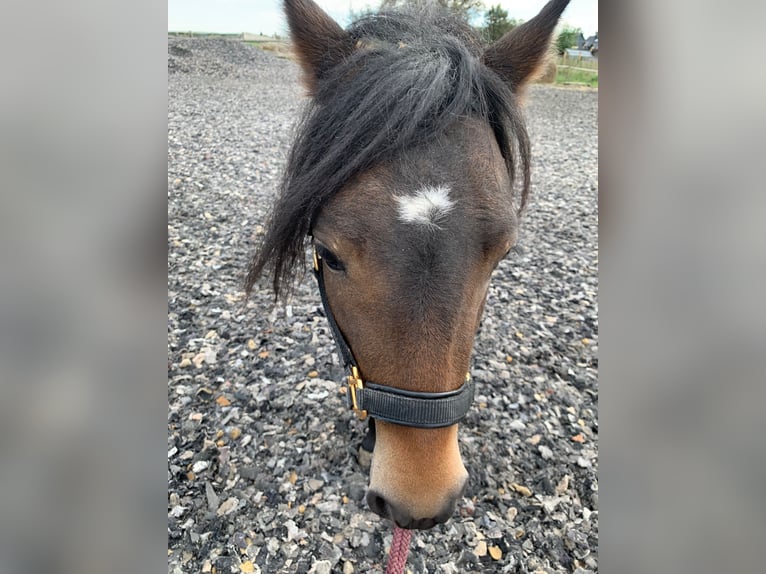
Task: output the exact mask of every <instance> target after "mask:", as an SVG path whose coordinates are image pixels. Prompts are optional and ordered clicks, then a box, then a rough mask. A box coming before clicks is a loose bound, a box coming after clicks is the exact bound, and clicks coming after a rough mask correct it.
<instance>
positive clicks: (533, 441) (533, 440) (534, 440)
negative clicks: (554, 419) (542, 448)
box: [527, 434, 543, 446]
mask: <svg viewBox="0 0 766 574" xmlns="http://www.w3.org/2000/svg"><path fill="white" fill-rule="evenodd" d="M542 438H543V437H542V435H539V434H536V435H532V436H531V437H529V439H528V440H527V442H528V443H529V444H531V445H532V446H535V445H537V443H539V442H540V439H542Z"/></svg>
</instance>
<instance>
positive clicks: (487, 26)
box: [482, 4, 519, 42]
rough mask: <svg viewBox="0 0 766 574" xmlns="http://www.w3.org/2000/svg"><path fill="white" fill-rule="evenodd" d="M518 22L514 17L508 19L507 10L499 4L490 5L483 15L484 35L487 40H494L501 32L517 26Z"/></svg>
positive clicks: (500, 35)
mask: <svg viewBox="0 0 766 574" xmlns="http://www.w3.org/2000/svg"><path fill="white" fill-rule="evenodd" d="M518 24H519V22H518V21H517V20H516V19H515V18H514V19H511V20H509V19H508V11H507V10H503V8H502V6H500V4H498V5H496V6H492V7H491V8H490V9H489V10H487V12H486V14H485V15H484V28H482V31H483V32H484V37H485V38H486V39H487V41H488V42H494V41H495V40H497V39H498V38H500V37H502V35H503V34H505V33H506V32H508V31H509V30H512V29H513V28H515V27H516V26H518Z"/></svg>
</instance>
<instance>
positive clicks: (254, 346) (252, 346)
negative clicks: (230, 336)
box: [247, 339, 258, 351]
mask: <svg viewBox="0 0 766 574" xmlns="http://www.w3.org/2000/svg"><path fill="white" fill-rule="evenodd" d="M247 348H248V349H250V350H251V351H255V350H256V349H257V348H258V344H257V343H256V342H255V341H254V340H253V339H250V340H249V341H248V342H247Z"/></svg>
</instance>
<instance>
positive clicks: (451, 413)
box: [314, 248, 474, 428]
mask: <svg viewBox="0 0 766 574" xmlns="http://www.w3.org/2000/svg"><path fill="white" fill-rule="evenodd" d="M323 268H324V266H323V265H322V263H321V258H320V257H319V255H318V254H317V251H316V248H315V249H314V275H315V276H316V279H317V284H318V285H319V295H320V296H321V298H322V307H323V308H324V313H325V316H326V317H327V322H328V323H329V324H330V332H331V333H332V337H333V339H334V340H335V344H336V346H337V347H338V352H339V354H340V357H341V360H342V361H343V368H344V369H345V370H346V371H347V372H348V373H349V375H348V377H347V379H348V387H347V390H346V401H347V403H348V406H349V408H350V409H352V410H353V411H354V412H355V413H356V414H357V416H358V417H359V419H360V420H364V419H365V418H367V416H371V417H374V418H376V419H380V420H382V421H386V422H390V423H394V424H398V425H403V426H409V427H417V428H440V427H447V426H451V425H454V424H457V423H458V422H459V421H460V420H461V419H462V418H463V417H464V416H465V415H466V413H467V412H468V409H469V408H470V407H471V403H472V402H473V394H474V383H473V381H472V380H471V378H470V376H469V375H468V374H466V380H465V382H464V383H463V384H462V385H461V387H460V388H459V389H456V390H454V391H448V392H445V393H423V392H416V391H406V390H404V389H397V388H394V387H389V386H386V385H379V384H376V383H372V382H369V381H365V380H363V379H362V377H361V375H360V374H359V367H358V365H357V363H356V360H355V359H354V355H353V353H352V352H351V348H350V347H349V346H348V343H347V342H346V339H345V337H344V336H343V333H341V330H340V328H339V327H338V323H336V321H335V317H334V316H333V313H332V310H331V309H330V305H329V303H328V302H327V291H326V290H325V285H324V273H323Z"/></svg>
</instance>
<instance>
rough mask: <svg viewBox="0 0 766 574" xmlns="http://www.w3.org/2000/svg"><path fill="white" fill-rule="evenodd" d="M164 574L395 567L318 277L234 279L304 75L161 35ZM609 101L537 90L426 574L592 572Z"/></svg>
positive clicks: (227, 43)
mask: <svg viewBox="0 0 766 574" xmlns="http://www.w3.org/2000/svg"><path fill="white" fill-rule="evenodd" d="M168 72H169V74H168V83H169V85H168V92H169V110H168V218H169V221H168V250H169V251H168V401H169V409H168V533H169V539H168V544H169V547H168V572H169V573H173V574H175V573H182V572H183V573H186V572H203V573H204V572H216V573H219V574H220V573H230V572H231V573H240V572H255V573H257V572H263V573H277V572H280V573H281V572H298V573H305V572H337V573H341V572H342V573H344V574H349V573H352V572H381V571H382V570H383V568H384V566H385V561H386V552H387V550H388V548H389V546H390V544H391V538H392V529H391V527H390V524H387V523H386V522H384V521H382V520H381V519H379V518H378V517H377V516H375V515H374V514H372V513H371V512H370V511H369V510H368V509H367V507H366V503H365V501H364V495H365V488H366V485H367V477H368V475H367V470H366V469H365V468H363V467H362V466H361V465H360V463H359V462H358V460H357V447H358V445H359V444H360V442H361V440H362V438H363V436H364V432H365V428H366V427H365V425H364V423H360V422H359V421H357V420H356V418H355V417H354V415H353V413H351V412H349V411H347V410H346V409H345V408H344V401H343V397H342V396H341V395H340V394H339V392H338V388H339V386H340V385H339V383H338V381H340V380H341V377H342V375H343V373H342V371H341V368H340V367H339V364H338V358H337V356H336V353H335V349H334V347H333V342H332V339H331V335H330V332H329V329H328V326H327V322H326V320H325V318H324V317H323V315H322V312H321V303H320V300H319V294H318V292H317V290H316V287H315V285H314V283H313V278H312V277H311V276H310V275H308V274H307V276H306V277H305V278H304V280H303V281H302V282H301V284H300V286H299V287H298V288H297V289H296V293H295V295H294V296H293V297H292V299H291V301H290V303H289V304H288V305H286V306H283V305H280V306H275V305H274V302H273V295H272V293H271V292H270V290H269V289H268V288H267V287H268V285H267V284H266V282H263V283H262V284H261V287H260V288H257V289H256V291H255V293H254V294H253V296H252V297H251V298H250V300H249V301H247V302H245V301H244V297H243V293H242V284H243V278H244V273H245V270H246V266H247V262H248V259H249V256H250V254H251V252H252V249H253V246H254V245H255V241H256V240H257V238H258V236H259V234H261V233H262V232H263V225H264V224H265V218H266V215H267V213H268V210H269V207H270V204H271V202H272V200H273V198H274V197H275V194H276V191H277V188H278V182H279V178H280V174H281V169H282V167H283V165H284V161H285V157H286V153H287V149H288V146H289V145H290V142H291V140H292V135H293V128H294V125H295V123H296V120H297V119H298V116H299V114H300V110H301V109H302V105H303V103H304V99H303V98H304V96H303V90H302V88H301V87H300V85H299V74H298V69H297V66H296V65H295V64H294V63H293V62H291V61H289V60H286V59H282V58H278V57H276V56H274V55H273V54H271V53H267V52H264V51H261V50H259V49H258V48H256V47H253V46H250V45H247V44H244V43H242V42H239V41H234V40H224V39H210V38H205V39H190V38H169V40H168ZM597 107H598V94H597V92H594V91H583V90H565V89H559V88H554V87H551V86H533V87H532V88H531V90H530V92H529V95H528V99H527V108H526V115H527V119H528V124H529V131H530V137H531V138H532V144H533V153H534V163H533V170H534V171H533V197H532V200H531V203H530V206H529V208H528V211H527V214H526V216H525V217H524V219H523V222H522V230H521V234H520V242H519V243H520V246H521V249H520V250H519V252H518V253H515V254H514V255H513V256H512V257H509V258H508V259H506V260H504V261H503V262H502V263H501V265H500V266H499V268H498V269H497V271H496V272H495V275H494V277H493V282H492V286H491V288H490V292H489V296H488V300H487V305H486V310H485V315H484V319H483V322H482V326H481V329H480V332H479V334H478V335H477V339H476V346H475V351H474V359H473V367H472V375H473V377H474V380H475V381H476V384H477V391H476V401H475V404H474V406H473V408H472V409H471V411H470V412H469V414H468V416H467V417H466V419H465V420H464V422H463V423H462V424H461V425H460V448H461V452H462V454H463V459H464V462H465V464H466V467H467V469H468V471H469V473H470V481H469V486H468V489H467V492H466V494H465V496H464V498H463V499H462V501H461V502H460V503H459V505H458V508H457V510H456V511H455V514H454V516H453V518H452V519H451V520H450V521H449V522H448V523H447V524H445V525H440V526H437V527H436V528H434V529H432V530H430V531H426V532H416V533H415V535H414V536H413V542H412V546H411V551H410V557H409V561H408V565H407V567H408V569H409V570H410V571H411V572H412V573H413V574H420V573H439V574H441V573H448V572H471V571H479V570H480V571H486V572H503V573H505V572H513V573H559V572H562V573H563V572H576V573H577V574H586V573H588V572H597V570H598V478H597V471H598V401H597V395H598V379H597V370H598V301H597V289H598V247H597V237H598V235H597V233H598V228H597V225H598V203H597V196H598V172H597V161H598V148H597V143H598V140H597V128H598V125H597Z"/></svg>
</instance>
